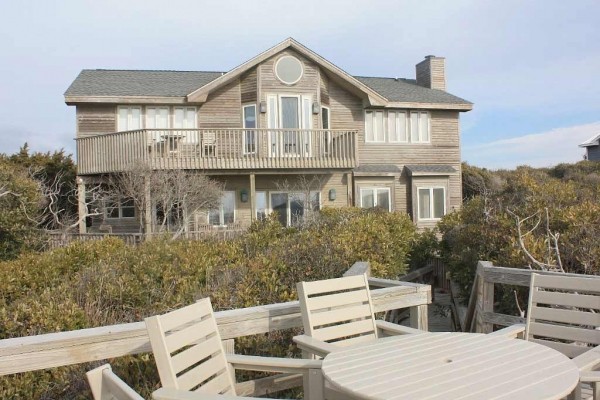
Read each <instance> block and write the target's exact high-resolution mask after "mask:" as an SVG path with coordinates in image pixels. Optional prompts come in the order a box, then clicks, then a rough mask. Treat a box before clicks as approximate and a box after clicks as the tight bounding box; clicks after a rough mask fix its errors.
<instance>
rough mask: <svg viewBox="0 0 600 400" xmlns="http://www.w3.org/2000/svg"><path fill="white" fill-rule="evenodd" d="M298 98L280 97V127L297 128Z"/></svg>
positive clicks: (298, 125)
mask: <svg viewBox="0 0 600 400" xmlns="http://www.w3.org/2000/svg"><path fill="white" fill-rule="evenodd" d="M298 120H299V118H298V98H297V97H281V127H282V128H292V129H298V128H299V127H300V124H299V123H298Z"/></svg>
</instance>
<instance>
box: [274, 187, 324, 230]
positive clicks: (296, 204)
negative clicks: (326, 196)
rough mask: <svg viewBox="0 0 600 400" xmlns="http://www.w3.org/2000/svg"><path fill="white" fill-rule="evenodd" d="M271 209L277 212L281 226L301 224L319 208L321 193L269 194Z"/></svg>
mask: <svg viewBox="0 0 600 400" xmlns="http://www.w3.org/2000/svg"><path fill="white" fill-rule="evenodd" d="M270 198H271V209H272V210H273V211H276V212H277V215H278V217H279V221H280V222H281V224H282V225H285V226H291V225H295V224H297V223H299V222H301V221H302V220H303V219H304V218H305V217H306V216H307V215H308V214H310V213H311V212H313V211H318V210H319V209H320V208H321V193H320V192H310V198H308V199H307V198H306V194H305V193H293V192H271V193H270Z"/></svg>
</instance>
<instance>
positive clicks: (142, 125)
mask: <svg viewBox="0 0 600 400" xmlns="http://www.w3.org/2000/svg"><path fill="white" fill-rule="evenodd" d="M134 108H137V109H138V110H140V120H139V125H140V128H139V129H133V130H141V129H144V126H145V125H144V122H145V114H144V112H143V111H144V108H143V107H142V106H136V105H131V106H118V107H117V132H129V131H130V130H131V129H129V126H130V125H131V121H132V115H131V110H132V109H134ZM123 109H126V110H128V112H127V129H125V130H122V129H121V127H120V126H119V119H120V114H121V112H120V111H121V110H123Z"/></svg>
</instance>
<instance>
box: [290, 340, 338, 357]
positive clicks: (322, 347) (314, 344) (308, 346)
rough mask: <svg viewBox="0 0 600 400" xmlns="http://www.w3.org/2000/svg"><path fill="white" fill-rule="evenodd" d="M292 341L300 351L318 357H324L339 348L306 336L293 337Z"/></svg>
mask: <svg viewBox="0 0 600 400" xmlns="http://www.w3.org/2000/svg"><path fill="white" fill-rule="evenodd" d="M293 340H294V343H296V346H298V348H299V349H300V350H303V351H306V352H308V353H311V354H315V355H317V356H320V357H325V356H326V355H327V354H329V353H331V352H332V351H335V350H338V349H339V347H337V346H336V345H333V344H329V343H327V342H324V341H322V340H318V339H315V338H313V337H310V336H306V335H298V336H294V338H293Z"/></svg>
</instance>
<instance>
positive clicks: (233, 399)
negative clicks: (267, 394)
mask: <svg viewBox="0 0 600 400" xmlns="http://www.w3.org/2000/svg"><path fill="white" fill-rule="evenodd" d="M152 398H153V399H154V400H241V399H248V398H249V397H238V396H228V395H226V394H209V393H202V392H190V391H188V390H181V389H171V388H160V389H158V390H155V391H154V392H153V393H152ZM266 400H273V399H266Z"/></svg>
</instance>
